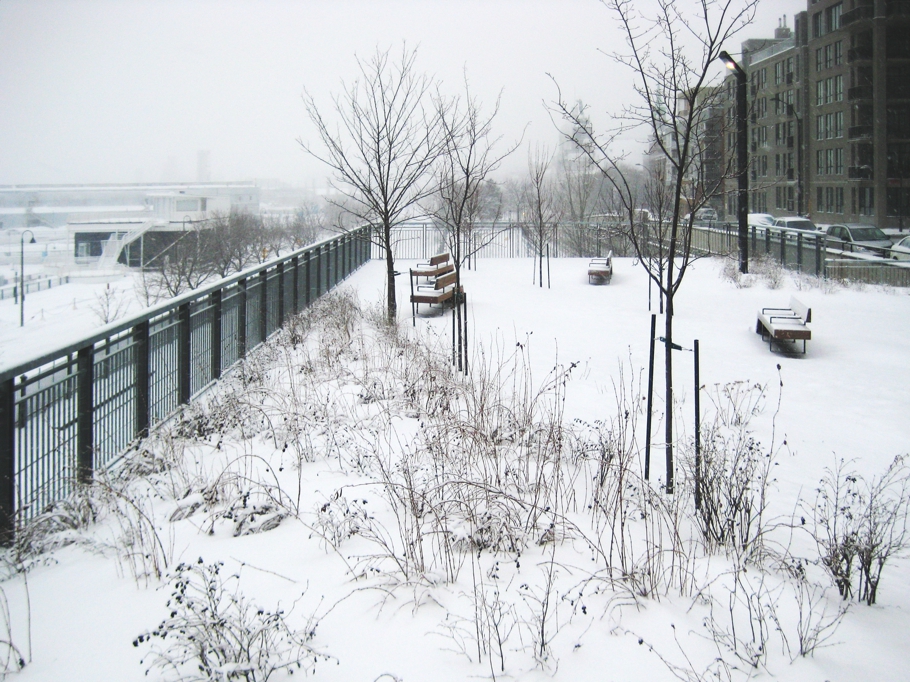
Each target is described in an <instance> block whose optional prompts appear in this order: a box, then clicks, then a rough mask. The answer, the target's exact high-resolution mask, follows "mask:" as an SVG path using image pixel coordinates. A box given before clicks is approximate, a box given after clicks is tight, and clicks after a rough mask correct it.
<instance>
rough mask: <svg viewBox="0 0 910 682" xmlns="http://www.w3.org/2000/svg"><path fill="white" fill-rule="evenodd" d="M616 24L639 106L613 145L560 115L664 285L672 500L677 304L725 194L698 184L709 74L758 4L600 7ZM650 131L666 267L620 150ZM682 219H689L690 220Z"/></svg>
mask: <svg viewBox="0 0 910 682" xmlns="http://www.w3.org/2000/svg"><path fill="white" fill-rule="evenodd" d="M602 2H603V3H604V5H605V6H606V7H607V8H608V9H609V10H610V11H611V12H612V13H613V14H614V16H615V18H616V20H617V23H618V25H619V27H620V29H621V31H622V32H623V34H624V37H625V42H626V51H625V52H617V53H614V54H613V57H614V59H615V60H616V61H617V62H618V63H620V64H622V65H624V66H626V67H628V68H629V69H630V70H631V72H632V73H633V76H634V78H635V92H636V94H637V96H638V101H637V102H636V103H633V104H630V105H627V106H626V107H624V109H623V110H622V111H621V112H620V113H619V114H618V116H617V120H618V122H619V125H618V127H616V128H615V129H613V130H612V131H611V132H609V133H608V134H607V135H605V136H602V135H595V134H594V130H593V127H592V125H591V123H590V121H589V120H588V119H587V117H585V116H583V114H584V111H581V112H579V111H577V109H576V108H574V107H570V106H569V105H567V104H566V103H565V102H564V101H563V99H562V95H561V93H558V97H557V101H556V103H555V104H554V105H553V110H554V111H555V112H557V114H558V115H559V116H561V117H562V118H563V119H564V120H566V121H568V122H569V123H570V124H572V129H573V134H572V137H571V138H570V139H571V141H572V142H574V143H575V145H576V146H577V148H578V149H579V150H580V151H581V152H582V153H585V154H587V155H588V157H589V158H590V159H591V160H592V161H594V162H595V163H597V165H598V168H600V171H601V173H602V174H603V176H604V177H605V178H606V179H607V180H608V182H610V184H611V185H612V186H613V187H614V189H615V190H616V192H617V196H618V197H619V199H620V201H621V204H622V208H623V213H624V222H625V223H626V228H627V233H628V235H629V238H630V239H631V241H632V243H633V245H634V248H635V250H636V253H637V255H638V257H639V259H640V260H641V262H642V263H643V264H644V266H645V268H646V270H647V272H648V276H649V277H650V278H651V279H652V280H653V281H654V282H655V284H657V286H658V287H659V289H660V291H661V293H662V294H663V298H664V301H665V303H666V311H665V320H664V324H665V331H664V339H665V341H664V349H665V353H664V357H665V367H666V376H665V381H666V405H667V408H666V409H667V416H666V418H665V420H664V423H665V429H666V465H667V481H666V484H667V492H670V493H672V492H673V418H672V416H671V414H670V413H671V411H672V409H673V358H672V352H673V312H674V311H673V299H674V295H675V294H676V292H677V291H678V289H679V287H680V285H681V284H682V281H683V277H684V276H685V273H686V269H687V267H688V265H689V263H690V262H691V261H692V258H693V253H692V221H693V216H694V214H695V212H696V210H697V209H698V208H700V207H701V206H703V205H705V204H706V203H707V202H708V200H709V199H710V198H711V197H713V196H714V195H716V194H717V193H719V192H720V191H721V186H722V182H723V180H721V181H720V182H718V183H717V184H716V186H714V187H704V186H701V187H697V191H693V178H697V177H698V176H699V173H698V172H697V171H698V168H699V166H700V164H702V163H703V162H704V155H705V153H706V142H707V140H706V139H705V137H704V124H705V123H706V119H707V118H708V117H709V116H710V115H711V113H712V109H713V108H714V107H716V106H717V104H718V99H719V97H720V89H718V88H713V87H711V83H710V77H711V72H712V70H714V69H715V68H717V66H716V65H717V60H718V58H719V56H720V52H721V51H722V50H723V47H724V44H725V43H729V41H730V40H731V39H732V38H733V37H734V36H735V35H736V34H737V33H738V32H739V31H741V30H742V29H743V28H744V27H745V26H747V25H748V24H749V23H750V22H751V21H752V19H753V17H754V15H755V8H756V5H757V2H758V0H698V1H697V2H696V3H695V4H694V6H693V5H692V4H691V3H686V5H685V7H682V6H681V3H679V2H677V0H656V8H655V9H656V11H655V12H654V14H652V13H651V12H652V11H653V10H652V7H651V5H649V6H648V8H649V12H648V14H647V16H646V15H645V14H643V13H642V12H640V11H638V10H637V9H636V8H637V7H640V5H637V4H636V3H634V2H633V1H632V0H602ZM640 127H643V128H645V129H646V130H647V131H648V134H649V137H650V138H651V140H652V143H653V152H654V155H656V156H657V157H659V158H660V160H661V161H662V162H663V164H664V165H665V167H666V170H667V172H666V176H665V180H666V182H667V191H668V192H669V197H668V199H669V207H668V209H669V210H668V211H667V221H666V222H665V223H661V224H660V225H658V226H657V229H658V230H659V232H660V244H661V249H662V250H661V257H660V258H657V259H653V258H649V252H648V249H649V248H653V240H652V227H651V226H650V225H648V226H647V227H646V228H643V227H642V221H641V215H640V211H639V208H640V200H641V197H640V195H639V193H638V192H636V191H635V188H634V186H633V185H632V183H630V181H629V179H628V178H627V176H626V174H625V173H624V171H623V168H622V166H621V162H622V157H621V156H619V155H617V154H615V153H614V152H613V150H612V143H613V142H614V141H615V140H616V137H617V136H618V135H619V134H620V133H626V132H628V131H629V130H630V129H631V128H640ZM684 213H687V214H688V215H689V217H688V219H687V220H684V219H683V215H684Z"/></svg>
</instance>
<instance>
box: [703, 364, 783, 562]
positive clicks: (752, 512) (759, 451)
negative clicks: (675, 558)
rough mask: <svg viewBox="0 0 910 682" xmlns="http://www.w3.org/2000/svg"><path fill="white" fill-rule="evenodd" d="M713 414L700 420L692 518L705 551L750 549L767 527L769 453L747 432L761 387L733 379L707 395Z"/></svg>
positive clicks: (761, 395) (761, 397) (761, 400)
mask: <svg viewBox="0 0 910 682" xmlns="http://www.w3.org/2000/svg"><path fill="white" fill-rule="evenodd" d="M709 397H711V401H712V403H713V405H714V419H713V421H711V422H709V423H708V424H706V425H703V427H702V429H703V436H702V447H701V464H700V471H698V472H696V471H695V467H694V462H691V461H690V462H689V463H688V466H689V467H690V468H691V472H690V473H689V478H690V480H692V481H693V483H694V479H695V478H696V477H699V478H700V481H698V484H699V489H700V493H701V504H700V507H699V509H698V510H696V512H695V521H696V523H697V525H698V528H699V531H700V533H701V537H702V539H703V541H704V542H705V545H706V546H707V548H708V550H709V551H716V550H719V549H723V550H727V551H732V552H735V553H737V554H739V553H742V554H745V555H749V554H752V553H753V552H755V551H756V550H757V549H759V548H760V543H761V541H762V538H763V536H764V534H765V532H766V530H767V529H766V528H765V523H766V519H765V518H764V515H765V510H766V507H767V504H768V489H769V486H770V485H771V482H772V481H771V466H772V463H773V452H772V451H769V450H767V449H766V448H764V447H763V446H762V445H761V443H759V442H758V441H757V440H756V439H755V438H754V437H753V435H752V431H751V428H750V422H751V419H752V417H753V416H755V415H757V414H759V413H760V412H761V411H762V409H763V404H764V398H765V388H764V387H763V386H761V385H759V384H749V383H746V382H733V383H729V384H726V385H724V386H720V387H717V389H716V392H715V395H714V396H713V397H712V396H709Z"/></svg>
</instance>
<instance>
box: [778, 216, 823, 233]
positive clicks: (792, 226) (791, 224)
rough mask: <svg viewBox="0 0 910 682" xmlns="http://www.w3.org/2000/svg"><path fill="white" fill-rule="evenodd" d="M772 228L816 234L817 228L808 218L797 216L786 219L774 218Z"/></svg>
mask: <svg viewBox="0 0 910 682" xmlns="http://www.w3.org/2000/svg"><path fill="white" fill-rule="evenodd" d="M774 227H783V228H786V229H788V230H803V231H805V232H817V231H818V228H816V227H815V223H813V222H812V221H811V220H809V219H808V218H800V217H799V216H788V217H786V218H775V219H774Z"/></svg>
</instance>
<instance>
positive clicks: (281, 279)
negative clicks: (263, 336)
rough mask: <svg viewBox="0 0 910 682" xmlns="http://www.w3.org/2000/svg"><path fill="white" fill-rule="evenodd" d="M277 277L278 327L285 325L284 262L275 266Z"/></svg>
mask: <svg viewBox="0 0 910 682" xmlns="http://www.w3.org/2000/svg"><path fill="white" fill-rule="evenodd" d="M275 276H276V277H277V278H278V323H277V327H281V326H282V325H283V324H284V261H281V262H279V263H278V264H277V265H275Z"/></svg>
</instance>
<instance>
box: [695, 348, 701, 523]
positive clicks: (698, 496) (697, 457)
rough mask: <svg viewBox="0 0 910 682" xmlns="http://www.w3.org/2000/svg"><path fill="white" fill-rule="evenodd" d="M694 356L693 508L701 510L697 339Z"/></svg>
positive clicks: (699, 390)
mask: <svg viewBox="0 0 910 682" xmlns="http://www.w3.org/2000/svg"><path fill="white" fill-rule="evenodd" d="M693 352H694V355H695V368H694V369H695V508H696V509H699V510H700V509H701V492H702V491H701V468H702V467H701V401H700V398H701V377H700V376H699V367H698V339H695V344H694V346H693Z"/></svg>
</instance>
